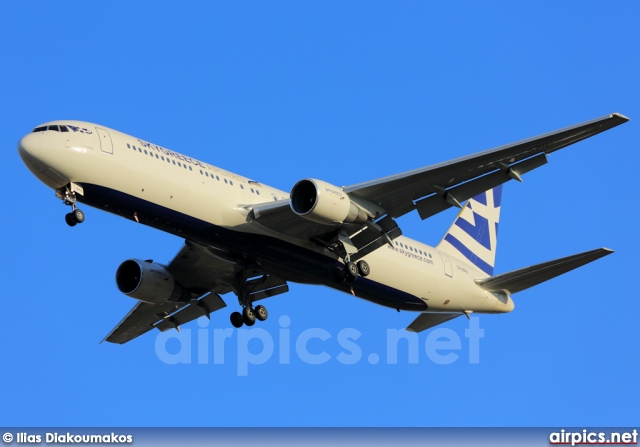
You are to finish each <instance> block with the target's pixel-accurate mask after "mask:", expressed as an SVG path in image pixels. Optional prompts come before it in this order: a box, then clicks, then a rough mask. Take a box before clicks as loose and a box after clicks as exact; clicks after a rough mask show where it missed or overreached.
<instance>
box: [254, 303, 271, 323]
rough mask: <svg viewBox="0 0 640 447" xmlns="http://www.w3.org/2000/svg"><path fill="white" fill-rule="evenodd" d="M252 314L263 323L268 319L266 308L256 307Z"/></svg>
mask: <svg viewBox="0 0 640 447" xmlns="http://www.w3.org/2000/svg"><path fill="white" fill-rule="evenodd" d="M254 313H255V314H256V318H257V319H258V320H260V321H264V320H266V319H267V318H268V317H269V312H267V308H266V307H264V306H262V305H260V306H256V308H255V309H254Z"/></svg>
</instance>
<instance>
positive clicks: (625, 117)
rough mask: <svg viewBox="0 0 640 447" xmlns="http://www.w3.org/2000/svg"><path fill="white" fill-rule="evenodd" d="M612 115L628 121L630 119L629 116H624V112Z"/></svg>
mask: <svg viewBox="0 0 640 447" xmlns="http://www.w3.org/2000/svg"><path fill="white" fill-rule="evenodd" d="M611 116H612V117H614V116H617V117H618V118H620V119H622V120H623V121H625V122H627V121H629V119H630V118H629V117H627V116H624V115H623V114H622V113H618V112H614V113H612V114H611Z"/></svg>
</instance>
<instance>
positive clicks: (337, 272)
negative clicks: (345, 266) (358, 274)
mask: <svg viewBox="0 0 640 447" xmlns="http://www.w3.org/2000/svg"><path fill="white" fill-rule="evenodd" d="M331 274H332V275H333V279H334V281H335V282H337V283H338V284H342V283H343V282H344V280H345V279H346V278H345V277H344V270H342V269H341V268H340V267H336V268H334V269H333V271H332V272H331Z"/></svg>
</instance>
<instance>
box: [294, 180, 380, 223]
mask: <svg viewBox="0 0 640 447" xmlns="http://www.w3.org/2000/svg"><path fill="white" fill-rule="evenodd" d="M290 197H291V199H290V205H291V209H292V210H293V212H294V213H296V214H297V215H299V216H301V217H304V218H305V219H308V220H311V221H313V222H317V223H321V224H325V225H341V224H343V223H355V224H363V223H365V222H366V221H367V220H368V219H369V218H370V216H369V215H368V213H367V212H366V211H365V210H364V209H362V208H361V207H360V206H359V205H357V204H356V203H354V202H353V201H352V200H351V199H350V198H349V195H348V194H347V193H345V192H344V191H343V190H342V188H338V187H337V186H333V185H331V184H329V183H327V182H323V181H322V180H316V179H304V180H300V181H299V182H298V183H296V184H295V185H294V186H293V188H292V189H291V195H290Z"/></svg>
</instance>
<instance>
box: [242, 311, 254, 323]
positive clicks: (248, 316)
mask: <svg viewBox="0 0 640 447" xmlns="http://www.w3.org/2000/svg"><path fill="white" fill-rule="evenodd" d="M242 319H243V320H244V324H246V325H247V326H253V325H254V324H255V322H256V313H255V312H254V311H253V308H252V307H251V306H247V307H245V308H244V309H243V310H242Z"/></svg>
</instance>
